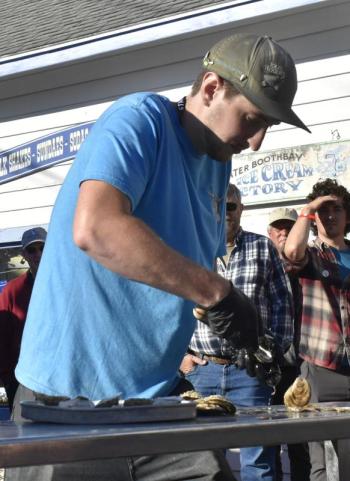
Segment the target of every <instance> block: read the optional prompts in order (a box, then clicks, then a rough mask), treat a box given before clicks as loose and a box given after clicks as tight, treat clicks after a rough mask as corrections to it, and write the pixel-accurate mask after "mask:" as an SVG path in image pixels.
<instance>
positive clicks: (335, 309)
mask: <svg viewBox="0 0 350 481" xmlns="http://www.w3.org/2000/svg"><path fill="white" fill-rule="evenodd" d="M308 200H309V203H308V204H307V205H306V206H305V207H303V209H302V210H301V213H300V215H299V218H298V220H297V221H296V223H295V224H294V226H293V228H292V230H291V232H290V234H289V236H288V238H287V241H286V244H285V250H284V254H285V256H286V257H287V259H288V260H289V261H290V263H291V264H292V265H293V267H294V268H295V269H296V270H297V271H299V273H298V275H299V279H300V282H301V284H302V288H303V312H302V324H301V338H300V347H299V353H300V356H301V357H302V359H303V361H304V362H303V364H302V366H301V373H302V375H303V376H304V377H305V378H306V379H307V380H308V381H309V383H310V385H311V392H312V397H311V401H312V402H319V401H350V390H349V386H350V362H349V356H350V326H349V312H350V243H349V241H348V240H346V239H345V235H346V234H347V233H348V232H349V231H350V229H349V219H350V193H349V192H348V191H347V190H346V188H345V187H343V186H341V185H338V183H337V182H336V181H335V180H332V179H326V180H324V181H322V182H318V183H317V184H315V185H314V186H313V190H312V192H311V194H309V196H308ZM310 228H311V229H312V231H313V233H314V234H315V235H316V236H317V237H316V238H315V239H314V240H313V241H312V242H311V243H310V244H309V245H308V238H309V233H310ZM349 447H350V446H349ZM309 450H310V459H311V480H312V481H315V480H317V481H327V473H326V463H325V451H324V443H321V442H312V443H309ZM348 474H349V475H348V476H346V478H344V479H350V473H348Z"/></svg>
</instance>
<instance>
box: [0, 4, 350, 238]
mask: <svg viewBox="0 0 350 481" xmlns="http://www.w3.org/2000/svg"><path fill="white" fill-rule="evenodd" d="M233 28H234V30H235V31H254V32H256V33H260V34H266V33H269V34H271V35H272V36H273V37H274V38H276V39H278V40H280V41H281V43H282V44H283V45H284V46H285V47H286V48H287V49H288V50H289V51H290V52H291V53H292V55H293V56H294V58H295V59H296V61H297V70H298V78H299V89H298V92H297V95H296V98H295V111H296V112H297V114H298V115H299V116H300V117H301V118H302V120H303V121H304V122H305V123H306V124H307V125H308V126H310V129H311V130H312V134H308V133H306V132H304V131H302V130H300V129H296V128H293V127H291V126H287V125H286V124H281V125H279V126H276V127H274V128H273V129H271V131H269V132H268V134H267V135H266V139H265V142H264V144H263V148H262V150H263V151H264V150H271V149H276V148H282V147H292V146H297V145H304V144H314V143H318V142H322V143H323V142H328V141H332V140H343V139H349V138H350V113H349V112H350V44H349V41H348V40H349V38H350V1H346V2H340V1H338V0H337V1H336V2H333V3H332V2H324V6H322V5H320V6H319V8H316V9H311V10H310V11H308V10H307V9H306V8H305V9H301V10H300V11H298V12H292V13H290V14H287V13H286V12H284V13H283V14H278V13H276V14H274V15H273V16H271V17H268V16H265V17H259V18H254V17H252V18H247V19H245V21H243V22H241V23H239V24H238V23H237V24H235V23H234V22H233V23H232V25H231V26H228V25H225V26H223V27H222V28H221V29H220V28H215V29H210V27H208V28H207V29H203V30H202V31H201V32H199V31H197V32H195V33H194V35H193V36H192V37H191V36H186V37H184V38H181V39H180V38H179V39H177V40H176V41H174V40H173V39H172V40H171V42H170V41H168V42H167V41H164V42H162V43H158V44H154V45H150V44H147V45H145V46H144V47H142V48H137V49H135V50H129V51H128V50H124V51H119V52H117V53H114V54H109V55H108V56H105V57H103V58H102V57H101V58H95V59H93V60H90V61H85V62H80V63H77V64H72V65H66V66H61V67H60V68H59V69H55V68H52V69H48V70H46V71H41V72H38V73H31V74H30V75H21V76H18V77H17V78H13V79H11V80H2V81H0V119H1V118H2V119H5V118H11V119H13V120H11V121H8V122H3V123H2V124H0V151H2V150H5V149H8V148H12V147H14V146H18V145H20V144H21V143H23V142H28V141H31V140H34V139H36V138H38V137H40V136H42V135H46V134H49V133H50V132H54V131H57V130H59V129H62V128H64V127H67V126H69V125H72V124H74V123H83V122H86V121H91V120H95V119H96V118H97V117H98V116H99V115H100V114H101V113H102V111H103V110H104V109H105V108H107V106H108V105H109V103H110V101H111V100H112V99H114V98H117V97H119V96H121V95H124V94H126V93H129V92H132V91H136V90H154V91H161V92H163V93H165V94H166V95H168V96H169V97H170V98H171V99H172V100H176V99H178V98H180V97H182V96H183V95H185V94H186V93H187V91H188V86H189V85H190V83H191V82H192V81H193V79H194V77H195V75H196V74H197V72H198V70H199V68H200V59H201V56H202V54H203V52H204V51H206V50H207V49H208V48H209V47H210V45H212V44H213V43H214V42H216V41H217V40H218V39H220V38H222V37H223V36H224V35H226V34H228V33H229V32H231V31H232V29H233ZM73 107H74V109H73ZM68 109H72V110H68ZM39 113H40V114H41V115H36V114H39ZM16 117H17V118H18V120H16ZM233 161H234V159H233ZM69 166H70V163H69V162H68V163H65V164H61V165H57V166H55V167H52V168H50V169H47V170H45V171H42V172H40V173H36V174H33V175H30V176H28V177H25V178H22V179H19V180H15V181H12V182H9V183H7V184H3V185H0V230H1V228H6V227H16V226H26V225H32V224H46V223H48V221H49V217H50V213H51V206H52V205H53V203H54V200H55V197H56V195H57V193H58V191H59V186H60V185H61V183H62V181H63V179H64V177H65V175H66V173H67V171H68V169H69ZM268 211H269V209H267V210H266V212H265V211H264V209H259V210H257V211H256V212H254V211H253V210H249V211H246V212H245V213H244V216H243V221H242V222H243V225H244V226H246V227H247V228H250V229H251V227H250V226H251V225H254V226H256V229H258V230H257V231H258V232H259V231H260V232H261V233H265V232H266V222H267V215H268ZM257 213H258V214H257ZM245 223H246V224H245ZM260 225H261V227H260Z"/></svg>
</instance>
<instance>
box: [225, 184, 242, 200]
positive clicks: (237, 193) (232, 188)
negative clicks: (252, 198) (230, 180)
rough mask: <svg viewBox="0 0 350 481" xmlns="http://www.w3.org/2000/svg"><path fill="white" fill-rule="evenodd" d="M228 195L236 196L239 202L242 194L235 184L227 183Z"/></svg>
mask: <svg viewBox="0 0 350 481" xmlns="http://www.w3.org/2000/svg"><path fill="white" fill-rule="evenodd" d="M229 195H232V196H234V197H237V199H238V200H239V201H240V202H241V200H242V194H241V191H240V190H239V188H238V187H237V185H235V184H229V185H228V188H227V197H228V196H229Z"/></svg>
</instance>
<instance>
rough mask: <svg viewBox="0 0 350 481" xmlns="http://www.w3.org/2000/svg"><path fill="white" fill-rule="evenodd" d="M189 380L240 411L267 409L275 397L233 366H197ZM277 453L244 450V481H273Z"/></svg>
mask: <svg viewBox="0 0 350 481" xmlns="http://www.w3.org/2000/svg"><path fill="white" fill-rule="evenodd" d="M186 378H187V379H188V380H189V381H190V382H191V383H192V384H193V386H194V387H195V389H196V391H198V392H199V393H200V394H202V395H203V396H210V395H211V394H221V395H222V396H226V397H227V398H228V399H230V401H232V402H233V403H234V404H235V405H236V406H238V407H252V406H263V405H265V406H266V405H267V404H268V402H269V400H270V396H271V394H272V389H271V388H270V387H268V386H266V385H265V384H262V383H260V382H259V381H258V380H257V379H256V378H255V377H250V376H248V374H247V373H246V371H245V369H243V370H240V369H238V368H236V367H235V366H234V365H232V364H231V365H221V364H214V363H213V362H210V361H208V364H206V365H204V366H200V365H198V364H196V365H195V366H194V368H193V370H192V371H191V372H189V373H188V374H186ZM275 452H276V449H275V448H274V447H271V448H267V447H251V448H242V449H241V450H240V460H241V479H242V481H261V480H264V481H273V480H274V475H275Z"/></svg>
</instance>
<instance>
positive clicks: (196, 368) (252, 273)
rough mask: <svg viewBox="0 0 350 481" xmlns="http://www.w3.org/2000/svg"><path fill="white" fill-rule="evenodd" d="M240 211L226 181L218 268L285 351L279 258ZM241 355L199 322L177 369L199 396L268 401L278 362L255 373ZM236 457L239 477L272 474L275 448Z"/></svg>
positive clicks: (247, 480) (289, 328) (288, 330)
mask: <svg viewBox="0 0 350 481" xmlns="http://www.w3.org/2000/svg"><path fill="white" fill-rule="evenodd" d="M242 212H243V204H242V201H241V193H240V191H239V189H238V188H237V186H235V185H234V184H230V185H229V188H228V192H227V201H226V252H227V253H226V255H225V256H222V257H220V258H218V260H217V272H218V273H219V274H220V275H221V276H222V277H224V278H225V279H228V280H230V281H231V282H232V283H233V285H234V286H235V287H237V288H238V289H241V290H242V291H243V292H244V293H245V294H246V295H247V296H248V297H249V298H250V299H251V300H252V301H253V303H254V305H255V306H256V308H257V311H258V314H259V317H260V319H261V322H262V326H263V330H264V332H265V333H268V338H269V339H271V345H274V346H277V351H278V352H284V351H286V350H287V348H288V347H289V345H290V344H291V341H292V336H293V325H292V316H291V305H290V296H289V291H288V285H287V280H286V276H285V273H284V270H283V265H282V261H281V260H280V258H279V255H278V252H277V250H276V248H275V247H274V245H273V243H272V242H271V241H270V240H269V239H268V238H267V237H265V236H262V235H260V234H255V233H253V232H248V231H246V230H243V229H242V227H241V216H242ZM248 316H249V315H248V314H247V319H248ZM259 345H261V340H260V339H259ZM275 349H276V348H275ZM245 355H246V350H245V349H234V350H232V347H231V345H230V343H229V342H227V340H225V339H220V338H219V337H218V336H217V335H216V334H215V333H214V332H213V331H212V330H210V329H209V328H208V327H207V326H206V325H205V324H203V323H202V322H197V326H196V330H195V332H194V335H193V337H192V339H191V342H190V345H189V350H188V354H187V355H186V356H185V358H184V360H183V362H182V364H181V367H180V370H181V372H182V373H183V374H184V375H185V377H186V379H187V380H188V381H189V382H191V383H192V384H193V386H194V387H195V389H196V391H198V392H199V393H200V394H202V395H203V396H209V395H212V394H220V395H223V396H226V397H227V398H228V399H230V401H232V402H233V403H234V404H235V405H237V406H239V407H243V406H244V407H253V406H261V405H267V404H268V402H269V400H270V398H271V395H272V393H273V388H274V387H275V385H276V384H277V382H278V380H279V373H280V371H279V368H278V366H276V364H273V366H271V367H272V369H271V370H269V371H268V377H260V376H258V374H256V375H255V376H254V375H253V374H254V373H253V372H252V370H251V369H250V366H249V365H248V364H247V363H245V364H244V363H243V362H242V359H244V356H245ZM275 361H276V359H275ZM240 462H241V471H240V475H241V479H242V481H258V480H263V479H264V480H268V481H274V480H275V477H274V476H275V448H273V447H261V446H256V447H249V448H243V449H241V450H240Z"/></svg>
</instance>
